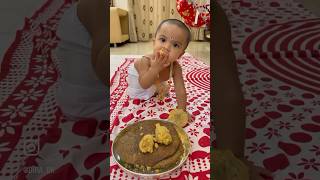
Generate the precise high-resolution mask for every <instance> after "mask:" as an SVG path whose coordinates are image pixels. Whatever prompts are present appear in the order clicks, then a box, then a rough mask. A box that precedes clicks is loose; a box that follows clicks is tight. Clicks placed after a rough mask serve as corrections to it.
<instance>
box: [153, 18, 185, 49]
mask: <svg viewBox="0 0 320 180" xmlns="http://www.w3.org/2000/svg"><path fill="white" fill-rule="evenodd" d="M164 23H169V24H174V25H177V26H178V27H180V28H182V29H183V30H185V31H186V32H187V46H186V47H188V44H189V42H190V41H191V32H190V30H189V28H188V27H187V26H186V25H185V24H184V23H183V22H182V21H180V20H178V19H165V20H163V21H162V22H161V23H160V24H159V26H158V27H157V30H156V34H155V36H157V33H158V31H159V30H160V28H161V26H162V25H163V24H164Z"/></svg>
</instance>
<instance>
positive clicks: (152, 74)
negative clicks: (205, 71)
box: [128, 19, 191, 120]
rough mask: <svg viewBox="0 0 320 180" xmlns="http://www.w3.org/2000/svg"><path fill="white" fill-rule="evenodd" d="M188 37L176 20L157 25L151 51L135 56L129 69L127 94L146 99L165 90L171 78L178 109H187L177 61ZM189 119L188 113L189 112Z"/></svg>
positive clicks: (188, 39)
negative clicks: (137, 57) (141, 55)
mask: <svg viewBox="0 0 320 180" xmlns="http://www.w3.org/2000/svg"><path fill="white" fill-rule="evenodd" d="M190 39H191V33H190V30H189V29H188V27H187V26H186V25H185V24H184V23H183V22H181V21H179V20H177V19H167V20H164V21H162V22H161V23H160V25H159V26H158V28H157V30H156V33H155V39H154V40H153V53H152V54H149V55H145V56H143V57H141V58H139V59H135V61H134V64H133V65H132V66H130V67H129V70H128V95H129V97H130V98H138V99H143V100H147V99H149V98H151V97H153V96H154V95H156V93H159V92H161V93H159V95H161V94H163V93H165V92H163V91H168V90H169V88H168V87H167V86H166V81H167V80H169V79H170V78H172V79H173V82H174V89H175V92H176V96H177V104H178V106H177V108H178V109H182V110H184V111H186V101H187V95H186V89H185V87H184V80H183V76H182V69H181V66H180V65H179V63H178V62H177V60H178V59H179V58H180V57H181V56H182V55H183V54H184V52H185V49H186V48H187V46H188V44H189V42H190ZM189 120H190V115H189Z"/></svg>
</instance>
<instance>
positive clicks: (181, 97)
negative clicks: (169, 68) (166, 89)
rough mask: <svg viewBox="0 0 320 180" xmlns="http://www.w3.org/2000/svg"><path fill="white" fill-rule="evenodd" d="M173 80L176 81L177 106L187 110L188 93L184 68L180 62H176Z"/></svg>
mask: <svg viewBox="0 0 320 180" xmlns="http://www.w3.org/2000/svg"><path fill="white" fill-rule="evenodd" d="M173 82H174V89H175V91H176V96H177V103H178V107H177V108H179V109H183V110H184V111H186V104H187V93H186V89H185V87H184V81H183V77H182V69H181V66H180V65H179V64H178V63H174V68H173Z"/></svg>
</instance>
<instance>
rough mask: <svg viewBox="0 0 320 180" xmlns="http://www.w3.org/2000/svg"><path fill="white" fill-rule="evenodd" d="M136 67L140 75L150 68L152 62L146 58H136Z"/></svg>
mask: <svg viewBox="0 0 320 180" xmlns="http://www.w3.org/2000/svg"><path fill="white" fill-rule="evenodd" d="M134 67H135V68H136V70H137V71H138V73H140V72H141V71H145V70H148V68H149V67H150V60H149V59H148V58H145V57H144V56H143V57H141V58H136V59H135V60H134Z"/></svg>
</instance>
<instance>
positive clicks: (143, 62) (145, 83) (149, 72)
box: [134, 53, 168, 89]
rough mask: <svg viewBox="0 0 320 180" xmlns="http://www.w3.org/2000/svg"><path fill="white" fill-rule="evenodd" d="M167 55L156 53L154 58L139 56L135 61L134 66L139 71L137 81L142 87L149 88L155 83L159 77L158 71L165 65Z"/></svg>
mask: <svg viewBox="0 0 320 180" xmlns="http://www.w3.org/2000/svg"><path fill="white" fill-rule="evenodd" d="M167 60H168V55H167V54H162V55H160V54H159V53H157V54H156V56H155V59H150V61H149V60H148V59H147V58H141V59H139V60H138V61H136V62H135V65H134V66H135V68H136V69H137V71H138V73H139V83H140V86H141V87H142V88H144V89H147V88H149V87H150V86H152V85H153V84H155V82H156V80H157V79H158V78H159V77H158V76H159V72H160V71H161V70H162V69H163V68H164V67H165V64H166V63H167Z"/></svg>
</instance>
